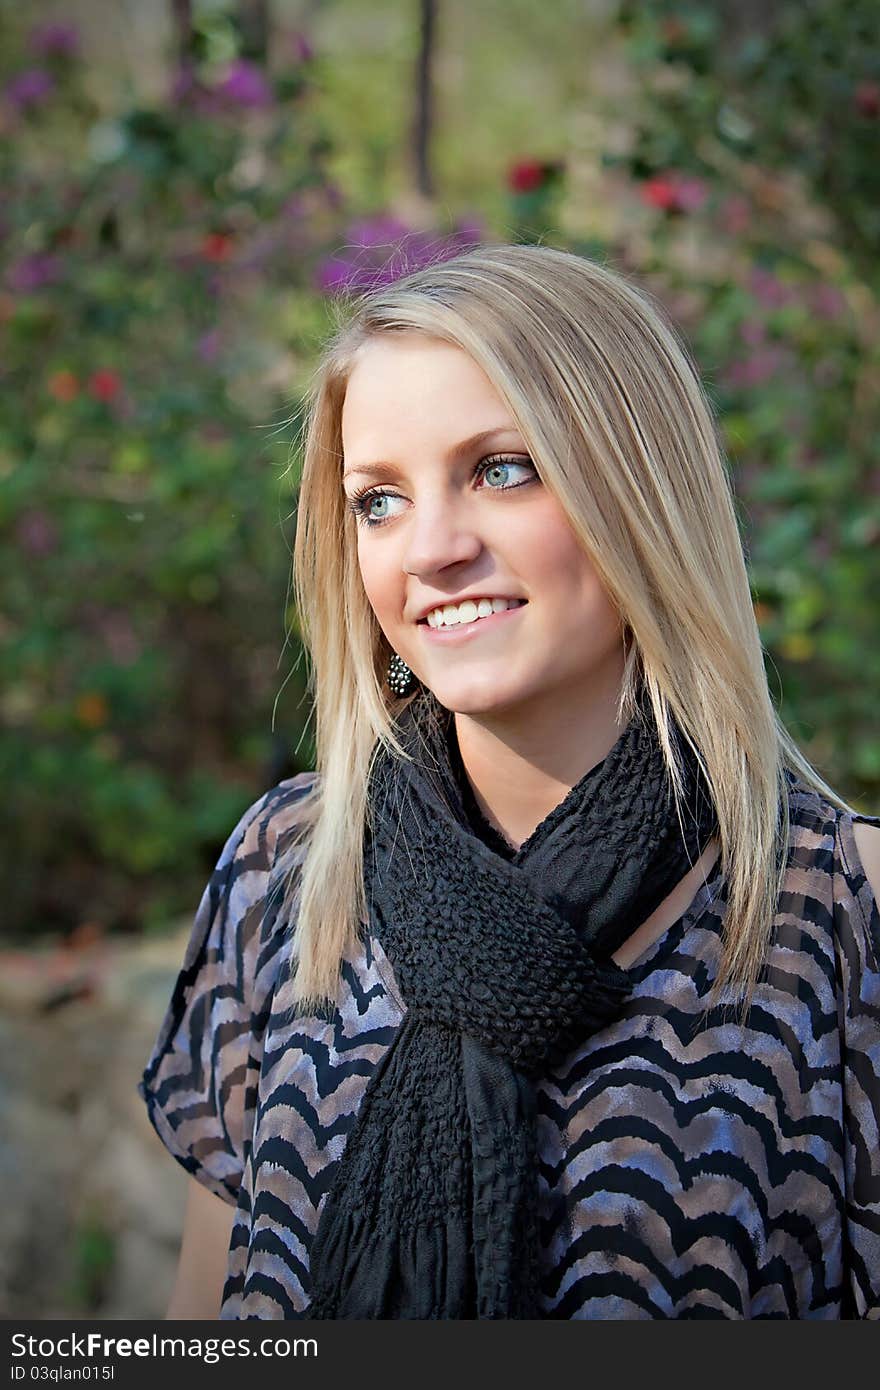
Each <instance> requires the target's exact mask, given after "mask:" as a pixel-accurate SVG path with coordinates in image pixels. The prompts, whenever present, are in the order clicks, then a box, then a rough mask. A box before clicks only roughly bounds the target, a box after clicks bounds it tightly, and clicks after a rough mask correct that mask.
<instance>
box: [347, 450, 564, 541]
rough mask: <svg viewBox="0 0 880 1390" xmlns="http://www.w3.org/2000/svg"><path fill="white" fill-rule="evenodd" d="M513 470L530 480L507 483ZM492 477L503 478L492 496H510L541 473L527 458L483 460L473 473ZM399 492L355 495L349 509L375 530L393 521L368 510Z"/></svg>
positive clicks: (370, 489)
mask: <svg viewBox="0 0 880 1390" xmlns="http://www.w3.org/2000/svg"><path fill="white" fill-rule="evenodd" d="M511 468H524V469H526V470H527V471H528V472H530V474H531V477H527V478H523V480H522V481H521V482H519V483H510V482H507V481H506V478H507V477H508V476H509V473H510V469H511ZM492 474H495V475H496V476H497V475H499V474H500V475H501V476H502V481H501V483H500V484H499V485H497V486H496V484H495V483H492V482H490V483H488V484H487V487H488V490H489V491H490V492H510V491H512V490H513V488H516V487H524V486H525V485H526V484H527V483H531V482H534V481H536V480H537V477H538V471H537V469H536V468H535V465H534V464H533V463H532V460H531V459H530V458H528V457H520V458H508V457H507V456H506V455H500V454H496V455H494V456H493V457H492V458H485V459H481V460H480V462H479V463H478V464H477V466H476V468H475V470H474V478H475V479H477V480H480V479H483V478H489V477H490V476H491V475H492ZM399 496H400V494H399V493H397V492H388V491H386V489H385V488H377V487H365V488H361V490H360V491H359V492H355V493H353V494H352V496H351V497H348V498H346V506H347V507H348V508H349V510H350V511H352V512H353V513H354V515H355V517H356V519H357V521H358V523H360V524H362V525H364V526H367V527H369V528H371V529H372V528H373V527H374V526H384V525H385V522H386V521H391V520H392V517H391V516H388V515H386V516H374V515H373V514H372V512H370V511H369V508H370V507H371V506H372V504H373V502H383V501H384V502H387V501H389V500H390V499H391V498H394V497H399Z"/></svg>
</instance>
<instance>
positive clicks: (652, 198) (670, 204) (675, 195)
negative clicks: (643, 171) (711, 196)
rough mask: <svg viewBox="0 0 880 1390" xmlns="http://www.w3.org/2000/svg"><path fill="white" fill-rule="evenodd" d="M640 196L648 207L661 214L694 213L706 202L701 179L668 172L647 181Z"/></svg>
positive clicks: (671, 171) (704, 186)
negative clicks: (657, 210) (659, 211)
mask: <svg viewBox="0 0 880 1390" xmlns="http://www.w3.org/2000/svg"><path fill="white" fill-rule="evenodd" d="M641 194H642V200H643V202H646V203H647V204H648V206H649V207H652V208H660V209H661V211H663V212H696V211H697V209H698V208H700V207H702V205H703V203H704V202H705V201H706V185H705V184H704V183H703V181H702V180H701V179H695V178H690V177H689V176H687V175H685V174H677V173H676V172H675V170H668V171H667V172H666V173H665V174H655V175H654V177H653V178H651V179H647V180H646V181H645V182H644V183H643V184H642V188H641Z"/></svg>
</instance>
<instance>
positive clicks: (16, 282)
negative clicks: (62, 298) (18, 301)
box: [6, 251, 61, 294]
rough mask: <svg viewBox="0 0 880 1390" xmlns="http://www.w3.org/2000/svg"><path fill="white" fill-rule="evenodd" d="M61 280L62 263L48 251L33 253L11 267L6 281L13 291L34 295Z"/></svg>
mask: <svg viewBox="0 0 880 1390" xmlns="http://www.w3.org/2000/svg"><path fill="white" fill-rule="evenodd" d="M60 279H61V261H60V259H59V258H58V256H52V255H50V254H49V252H48V251H33V252H31V254H30V255H29V256H22V258H21V260H20V261H15V262H14V264H13V265H11V266H10V267H9V270H8V272H7V275H6V280H7V283H8V285H9V288H10V289H11V290H17V291H18V292H19V293H21V294H32V293H33V292H34V290H41V289H43V287H44V286H46V285H54V284H55V283H56V281H58V280H60Z"/></svg>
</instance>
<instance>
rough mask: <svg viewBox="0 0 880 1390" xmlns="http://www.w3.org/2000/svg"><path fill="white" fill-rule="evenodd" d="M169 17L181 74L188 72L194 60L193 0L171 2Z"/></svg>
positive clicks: (172, 0)
mask: <svg viewBox="0 0 880 1390" xmlns="http://www.w3.org/2000/svg"><path fill="white" fill-rule="evenodd" d="M171 16H172V21H173V24H174V35H175V46H176V49H177V64H178V67H179V68H180V69H181V71H182V72H190V71H191V70H192V66H193V61H194V58H195V31H194V29H193V0H171Z"/></svg>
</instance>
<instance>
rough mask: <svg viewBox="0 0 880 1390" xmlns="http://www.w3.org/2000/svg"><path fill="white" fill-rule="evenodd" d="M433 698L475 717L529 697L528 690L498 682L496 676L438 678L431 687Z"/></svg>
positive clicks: (498, 710) (519, 702)
mask: <svg viewBox="0 0 880 1390" xmlns="http://www.w3.org/2000/svg"><path fill="white" fill-rule="evenodd" d="M429 688H430V690H431V693H432V694H433V695H434V697H435V699H436V700H438V701H439V703H440V704H441V705H442V706H443V707H444V709H448V710H452V711H453V712H454V713H455V714H469V715H472V716H474V717H475V718H479V716H480V715H481V714H482V715H490V714H501V713H502V712H503V711H505V710H509V709H512V708H516V706H518V705H520V704H521V703H522V702H523V701H524V700H526V701H528V700H529V698H530V697H531V694H532V692H531V690H526V689H524V688H520V689H515V688H514V687H513V686H512V685H511V684H510V682H509V681H508V682H504V683H503V684H502V685H499V682H498V681H497V680H495V681H492V680H489V679H488V678H487V679H485V680H476V679H471V680H461V681H437V683H436V684H435V685H431V686H430V687H429Z"/></svg>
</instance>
